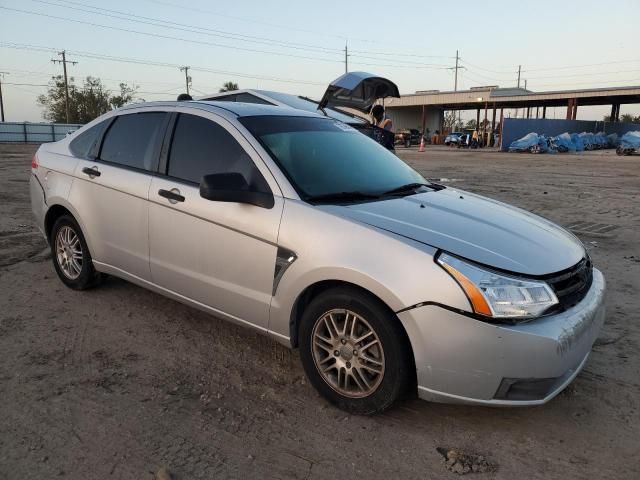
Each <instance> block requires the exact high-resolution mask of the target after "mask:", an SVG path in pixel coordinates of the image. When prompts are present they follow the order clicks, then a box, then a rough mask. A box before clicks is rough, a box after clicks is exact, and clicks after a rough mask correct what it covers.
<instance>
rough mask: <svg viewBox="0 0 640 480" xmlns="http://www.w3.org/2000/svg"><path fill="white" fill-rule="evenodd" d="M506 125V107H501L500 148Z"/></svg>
mask: <svg viewBox="0 0 640 480" xmlns="http://www.w3.org/2000/svg"><path fill="white" fill-rule="evenodd" d="M503 127H504V108H501V109H500V148H502V128H503Z"/></svg>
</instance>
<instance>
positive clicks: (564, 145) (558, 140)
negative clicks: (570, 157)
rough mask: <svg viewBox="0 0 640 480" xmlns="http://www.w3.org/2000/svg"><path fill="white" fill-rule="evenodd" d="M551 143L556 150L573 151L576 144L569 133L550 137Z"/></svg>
mask: <svg viewBox="0 0 640 480" xmlns="http://www.w3.org/2000/svg"><path fill="white" fill-rule="evenodd" d="M551 144H552V145H554V146H555V147H556V148H557V150H558V152H575V151H576V146H575V144H574V143H573V141H572V139H571V135H569V133H561V134H560V135H557V136H555V137H553V138H552V139H551Z"/></svg>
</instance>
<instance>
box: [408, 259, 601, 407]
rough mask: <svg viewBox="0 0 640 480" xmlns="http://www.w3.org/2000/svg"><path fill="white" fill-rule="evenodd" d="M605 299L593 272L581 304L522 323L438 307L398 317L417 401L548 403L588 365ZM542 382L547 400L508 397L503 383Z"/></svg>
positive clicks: (504, 404) (412, 311) (491, 404)
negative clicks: (407, 345)
mask: <svg viewBox="0 0 640 480" xmlns="http://www.w3.org/2000/svg"><path fill="white" fill-rule="evenodd" d="M604 296H605V280H604V277H603V275H602V273H601V272H600V271H599V270H596V269H594V270H593V283H592V285H591V288H590V289H589V292H588V293H587V295H586V296H585V298H584V299H583V300H582V301H581V302H580V303H578V304H577V305H575V306H574V307H573V308H571V309H569V310H566V311H564V312H562V313H558V314H555V315H549V316H546V317H542V318H538V319H535V320H532V321H530V322H527V323H522V324H519V325H493V324H489V323H486V322H482V321H480V320H475V319H473V318H470V317H467V316H464V315H461V314H459V313H455V312H451V311H449V310H445V309H443V308H441V307H438V306H436V305H425V306H422V307H419V308H414V309H412V310H407V311H405V312H402V313H400V314H398V317H399V318H400V320H401V321H402V324H403V325H404V327H405V329H406V331H407V334H408V335H409V340H410V341H411V346H412V348H413V353H414V357H415V363H416V369H417V379H418V395H419V396H420V398H423V399H425V400H430V401H437V402H446V403H466V404H476V405H489V406H526V405H539V404H543V403H546V402H548V401H549V400H551V399H552V398H553V397H555V396H556V395H557V394H558V393H560V392H561V391H562V390H563V389H564V388H565V387H566V386H567V385H568V384H569V383H571V381H572V380H573V379H574V378H575V377H576V375H577V374H578V373H579V372H580V370H581V369H582V367H583V366H584V365H585V363H586V361H587V357H588V356H589V353H590V352H591V347H592V346H593V342H594V341H595V340H596V338H597V337H598V334H599V332H600V329H601V328H602V324H603V323H604V316H605V303H604ZM539 379H545V380H547V383H546V384H547V385H548V388H545V392H544V393H543V394H542V395H541V396H538V397H535V396H534V398H531V399H522V400H520V399H519V400H515V399H504V395H503V393H504V387H505V382H507V383H508V382H511V381H523V382H528V381H529V382H531V381H532V382H533V383H535V382H537V381H539ZM503 380H505V382H503ZM501 386H502V388H501Z"/></svg>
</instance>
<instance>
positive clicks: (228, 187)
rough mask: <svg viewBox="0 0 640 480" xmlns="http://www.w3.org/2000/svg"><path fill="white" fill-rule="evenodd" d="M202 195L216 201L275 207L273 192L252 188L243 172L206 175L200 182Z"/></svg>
mask: <svg viewBox="0 0 640 480" xmlns="http://www.w3.org/2000/svg"><path fill="white" fill-rule="evenodd" d="M200 196H201V197H202V198H205V199H207V200H213V201H216V202H236V203H246V204H249V205H255V206H257V207H262V208H273V206H274V204H275V201H274V199H273V194H272V193H271V192H259V191H255V190H251V187H250V186H249V184H248V183H247V180H246V179H245V178H244V176H243V175H242V174H241V173H237V172H232V173H216V174H212V175H205V176H204V177H202V182H201V183H200Z"/></svg>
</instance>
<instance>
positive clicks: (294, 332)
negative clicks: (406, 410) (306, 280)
mask: <svg viewBox="0 0 640 480" xmlns="http://www.w3.org/2000/svg"><path fill="white" fill-rule="evenodd" d="M335 287H346V288H353V289H356V290H359V291H361V292H363V293H365V294H366V295H368V296H370V297H372V298H373V299H375V300H376V301H378V302H380V304H381V305H383V306H384V307H385V308H386V309H387V310H388V312H389V314H390V316H391V317H392V318H393V320H394V321H395V322H397V325H398V326H399V327H400V331H401V332H402V335H403V337H404V338H403V341H404V344H405V345H406V347H407V349H408V352H407V354H408V358H409V361H410V362H411V371H410V375H411V378H410V382H411V383H410V385H411V387H410V388H414V387H416V385H417V378H416V365H415V355H414V352H413V346H412V343H411V339H410V338H409V333H408V332H407V330H406V329H405V327H404V325H403V324H402V322H401V321H400V319H399V318H398V316H397V315H396V313H395V311H394V310H393V309H392V308H391V307H390V306H389V304H388V303H387V302H385V301H384V300H383V299H382V298H381V297H380V296H379V295H376V294H375V293H374V292H372V291H371V290H368V289H366V288H364V287H362V286H360V285H357V284H355V283H351V282H348V281H345V280H336V279H331V280H320V281H317V282H315V283H313V284H311V285H308V286H307V287H306V288H305V289H304V290H303V291H302V292H300V294H299V295H298V296H297V298H296V300H295V302H294V303H293V307H292V308H291V314H290V318H289V340H290V342H291V347H292V348H298V332H299V328H300V319H301V317H302V314H303V312H304V309H305V308H306V306H307V305H309V303H310V302H311V301H312V300H313V299H314V298H316V297H317V296H318V295H320V294H322V293H323V292H326V291H327V290H330V289H332V288H335Z"/></svg>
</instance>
